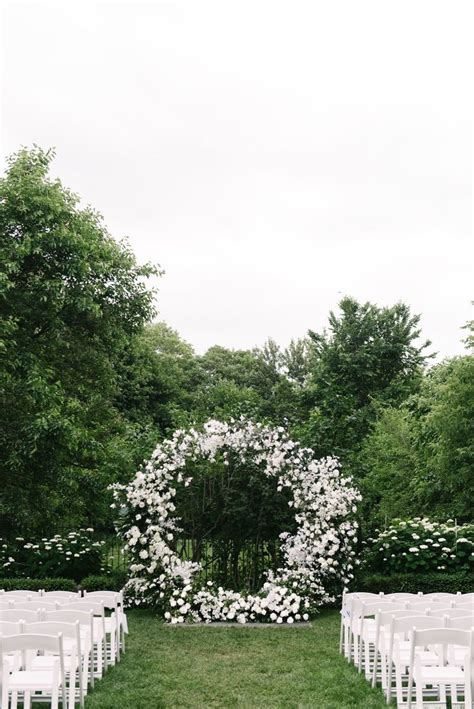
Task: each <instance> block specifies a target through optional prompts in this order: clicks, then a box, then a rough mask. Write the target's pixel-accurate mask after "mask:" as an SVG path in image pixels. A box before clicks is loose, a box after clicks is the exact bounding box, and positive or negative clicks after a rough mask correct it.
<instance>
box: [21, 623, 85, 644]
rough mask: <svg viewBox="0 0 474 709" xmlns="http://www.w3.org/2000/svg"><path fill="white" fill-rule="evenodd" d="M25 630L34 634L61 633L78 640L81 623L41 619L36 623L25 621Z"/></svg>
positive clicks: (65, 636) (64, 636)
mask: <svg viewBox="0 0 474 709" xmlns="http://www.w3.org/2000/svg"><path fill="white" fill-rule="evenodd" d="M23 632H24V633H30V634H32V635H35V634H40V635H59V634H60V633H61V634H62V636H63V638H69V639H72V640H76V638H77V637H78V632H79V623H78V621H76V622H75V623H64V622H61V621H58V620H40V621H38V622H36V623H23Z"/></svg>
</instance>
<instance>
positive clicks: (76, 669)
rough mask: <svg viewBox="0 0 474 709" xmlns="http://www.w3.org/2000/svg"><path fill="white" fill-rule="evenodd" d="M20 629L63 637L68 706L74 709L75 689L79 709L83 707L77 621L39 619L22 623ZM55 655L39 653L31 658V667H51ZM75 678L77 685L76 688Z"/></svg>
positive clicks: (79, 641)
mask: <svg viewBox="0 0 474 709" xmlns="http://www.w3.org/2000/svg"><path fill="white" fill-rule="evenodd" d="M22 631H23V632H25V633H33V634H35V633H39V634H42V635H59V633H61V635H62V637H63V652H64V670H65V676H66V681H67V683H68V696H69V701H68V706H69V709H74V706H75V703H76V691H77V692H78V695H79V704H80V706H81V709H83V707H84V689H83V676H82V652H81V631H80V625H79V622H78V621H76V622H75V623H64V622H61V621H45V620H41V621H39V622H37V623H23V628H22ZM55 660H56V656H55V655H52V654H48V655H41V656H38V657H35V658H33V662H32V669H34V670H44V669H51V668H52V666H53V663H54V662H55ZM76 678H77V682H78V687H77V689H76Z"/></svg>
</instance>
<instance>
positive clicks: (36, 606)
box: [13, 598, 57, 611]
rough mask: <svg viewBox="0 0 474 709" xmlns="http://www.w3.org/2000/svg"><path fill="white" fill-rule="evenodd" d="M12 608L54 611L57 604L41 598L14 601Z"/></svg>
mask: <svg viewBox="0 0 474 709" xmlns="http://www.w3.org/2000/svg"><path fill="white" fill-rule="evenodd" d="M13 608H14V610H25V611H26V610H31V611H34V610H36V611H41V610H48V611H54V610H56V608H57V604H56V603H53V602H51V601H44V600H43V599H41V598H38V599H35V600H31V601H27V602H26V603H15V604H14V606H13Z"/></svg>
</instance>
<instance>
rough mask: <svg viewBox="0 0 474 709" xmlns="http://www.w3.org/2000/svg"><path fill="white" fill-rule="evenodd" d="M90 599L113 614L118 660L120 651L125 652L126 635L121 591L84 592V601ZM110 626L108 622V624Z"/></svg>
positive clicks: (126, 627)
mask: <svg viewBox="0 0 474 709" xmlns="http://www.w3.org/2000/svg"><path fill="white" fill-rule="evenodd" d="M86 598H90V599H92V600H93V601H94V602H99V603H100V602H101V601H102V602H103V604H104V608H105V609H108V610H111V611H112V612H113V613H115V620H116V631H115V632H116V636H117V641H116V656H117V660H120V650H121V649H122V651H123V652H125V633H128V621H127V616H126V614H125V611H124V604H123V592H122V591H92V592H91V593H88V592H87V591H85V592H84V599H86ZM107 622H108V618H107V617H106V619H105V627H106V630H107V631H108V628H107ZM109 625H110V622H109Z"/></svg>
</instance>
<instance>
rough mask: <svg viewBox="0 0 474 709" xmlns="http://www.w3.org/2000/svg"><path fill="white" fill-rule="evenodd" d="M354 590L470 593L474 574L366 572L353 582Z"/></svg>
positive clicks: (473, 586)
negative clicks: (388, 574) (387, 574)
mask: <svg viewBox="0 0 474 709" xmlns="http://www.w3.org/2000/svg"><path fill="white" fill-rule="evenodd" d="M353 590H356V591H368V592H371V593H386V594H387V593H402V592H404V593H418V591H421V592H422V593H458V591H459V592H461V593H471V592H472V591H474V575H473V574H470V573H466V572H463V571H458V572H456V573H451V574H446V573H431V574H392V575H390V576H386V575H384V574H366V575H363V576H362V575H361V576H360V577H359V579H358V581H357V582H356V583H355V584H354V589H353Z"/></svg>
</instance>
